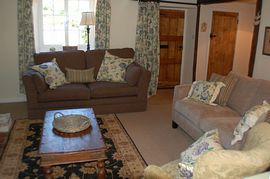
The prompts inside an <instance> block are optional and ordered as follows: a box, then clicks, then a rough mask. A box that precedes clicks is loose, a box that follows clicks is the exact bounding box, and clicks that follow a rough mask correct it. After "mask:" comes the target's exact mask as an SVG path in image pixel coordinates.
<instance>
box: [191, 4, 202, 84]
mask: <svg viewBox="0 0 270 179" xmlns="http://www.w3.org/2000/svg"><path fill="white" fill-rule="evenodd" d="M200 15H201V6H200V4H199V5H198V6H197V19H196V34H195V46H194V57H193V74H192V80H193V81H195V80H196V69H197V58H198V40H199V30H200Z"/></svg>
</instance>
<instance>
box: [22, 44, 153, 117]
mask: <svg viewBox="0 0 270 179" xmlns="http://www.w3.org/2000/svg"><path fill="white" fill-rule="evenodd" d="M108 51H109V52H110V53H111V54H113V55H116V56H119V57H121V58H133V56H134V50H133V49H131V48H123V49H109V50H108ZM104 55H105V50H91V51H87V52H84V51H61V52H43V53H38V54H35V55H34V63H35V64H41V63H44V62H48V61H51V60H52V59H53V58H56V61H57V63H58V65H59V67H60V69H61V70H62V71H63V72H64V73H66V70H65V68H66V67H67V68H71V69H88V68H91V67H95V78H96V76H97V73H98V70H99V68H100V66H101V63H102V60H103V57H104ZM150 75H151V74H150V72H149V71H147V70H146V69H145V68H143V67H141V66H140V65H138V64H137V63H135V62H134V63H132V64H131V65H129V67H128V68H127V72H126V77H125V78H126V81H127V83H115V82H104V81H96V82H92V83H89V84H78V83H71V84H66V85H63V86H60V87H58V88H57V89H55V90H51V89H49V88H48V85H47V84H46V83H45V80H44V78H43V76H42V75H41V74H40V73H38V72H36V71H34V70H28V71H26V72H25V73H24V74H23V82H24V85H25V91H26V97H27V107H28V118H30V119H42V118H43V117H44V114H45V112H46V111H47V110H54V109H65V108H80V107H91V108H93V109H94V111H95V113H96V114H105V113H120V112H131V111H132V112H133V111H144V110H145V109H146V106H147V91H148V85H149V81H150Z"/></svg>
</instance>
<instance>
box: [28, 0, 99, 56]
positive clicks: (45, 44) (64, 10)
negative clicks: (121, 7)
mask: <svg viewBox="0 0 270 179" xmlns="http://www.w3.org/2000/svg"><path fill="white" fill-rule="evenodd" d="M95 4H96V0H34V3H33V8H34V9H33V12H34V29H35V43H36V51H38V52H39V51H49V50H50V49H55V50H62V47H63V46H78V49H86V43H87V34H86V26H81V25H80V20H81V15H82V12H89V11H94V10H95ZM90 29H91V30H90V47H91V49H92V48H93V47H94V32H95V29H94V26H90Z"/></svg>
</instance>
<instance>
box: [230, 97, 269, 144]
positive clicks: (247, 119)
mask: <svg viewBox="0 0 270 179" xmlns="http://www.w3.org/2000/svg"><path fill="white" fill-rule="evenodd" d="M269 110H270V105H269V104H268V103H267V102H266V101H263V104H262V105H256V106H253V107H252V108H251V109H250V110H248V111H247V112H246V113H245V114H244V116H243V118H242V119H241V120H240V121H239V123H238V124H237V126H236V128H235V129H234V131H233V135H234V136H233V139H232V142H231V145H234V144H235V143H236V142H238V141H241V140H242V139H243V137H244V134H245V132H246V131H248V130H249V129H250V128H252V127H253V126H255V125H256V124H257V123H258V122H263V121H265V120H266V117H267V114H268V111H269Z"/></svg>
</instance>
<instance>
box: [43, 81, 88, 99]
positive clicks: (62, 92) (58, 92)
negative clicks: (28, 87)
mask: <svg viewBox="0 0 270 179" xmlns="http://www.w3.org/2000/svg"><path fill="white" fill-rule="evenodd" d="M82 99H86V100H87V99H90V90H89V88H88V87H87V86H86V85H84V84H66V85H64V86H60V87H58V88H56V89H55V90H47V91H45V92H43V93H42V94H39V95H38V101H40V102H49V101H69V100H82Z"/></svg>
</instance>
